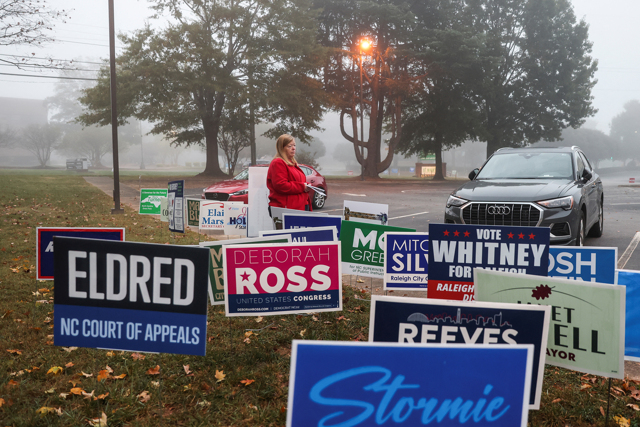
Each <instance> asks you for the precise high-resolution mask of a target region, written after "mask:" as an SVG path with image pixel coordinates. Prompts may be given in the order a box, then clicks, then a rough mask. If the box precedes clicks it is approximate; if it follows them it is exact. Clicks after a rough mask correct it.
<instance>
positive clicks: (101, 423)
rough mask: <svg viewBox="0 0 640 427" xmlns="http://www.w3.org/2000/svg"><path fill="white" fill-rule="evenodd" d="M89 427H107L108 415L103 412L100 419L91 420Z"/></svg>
mask: <svg viewBox="0 0 640 427" xmlns="http://www.w3.org/2000/svg"><path fill="white" fill-rule="evenodd" d="M89 425H91V426H93V427H107V414H105V413H104V412H103V413H102V416H101V417H100V418H94V419H92V420H90V421H89Z"/></svg>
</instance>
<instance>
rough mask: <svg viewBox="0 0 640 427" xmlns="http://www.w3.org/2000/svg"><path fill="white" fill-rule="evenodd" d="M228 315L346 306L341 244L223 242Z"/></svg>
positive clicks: (337, 309)
mask: <svg viewBox="0 0 640 427" xmlns="http://www.w3.org/2000/svg"><path fill="white" fill-rule="evenodd" d="M223 255H224V283H225V285H226V286H225V288H224V296H225V310H226V314H227V316H265V315H275V314H286V313H315V312H321V311H341V310H342V272H341V271H340V270H341V269H340V246H339V244H338V242H316V243H278V244H276V243H273V244H270V245H229V246H224V249H223Z"/></svg>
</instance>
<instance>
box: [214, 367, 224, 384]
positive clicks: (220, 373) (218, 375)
mask: <svg viewBox="0 0 640 427" xmlns="http://www.w3.org/2000/svg"><path fill="white" fill-rule="evenodd" d="M215 377H216V380H218V381H216V382H217V383H219V382H220V381H224V377H226V375H225V373H224V371H218V370H217V369H216V374H215Z"/></svg>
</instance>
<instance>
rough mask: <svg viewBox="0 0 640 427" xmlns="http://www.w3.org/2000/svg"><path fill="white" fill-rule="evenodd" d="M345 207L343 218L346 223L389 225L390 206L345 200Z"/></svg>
mask: <svg viewBox="0 0 640 427" xmlns="http://www.w3.org/2000/svg"><path fill="white" fill-rule="evenodd" d="M343 207H344V210H343V211H342V216H343V217H344V220H345V221H356V222H368V223H370V224H379V225H387V224H388V222H389V205H385V204H382V203H369V202H354V201H352V200H345V201H344V204H343Z"/></svg>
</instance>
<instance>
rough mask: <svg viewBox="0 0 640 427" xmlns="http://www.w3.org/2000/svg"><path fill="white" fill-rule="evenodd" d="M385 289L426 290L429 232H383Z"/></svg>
mask: <svg viewBox="0 0 640 427" xmlns="http://www.w3.org/2000/svg"><path fill="white" fill-rule="evenodd" d="M384 241H385V245H386V247H385V250H384V281H383V285H384V290H387V289H399V290H409V291H419V290H427V284H428V278H429V265H428V261H429V233H399V232H389V231H388V232H386V233H385V238H384Z"/></svg>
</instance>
